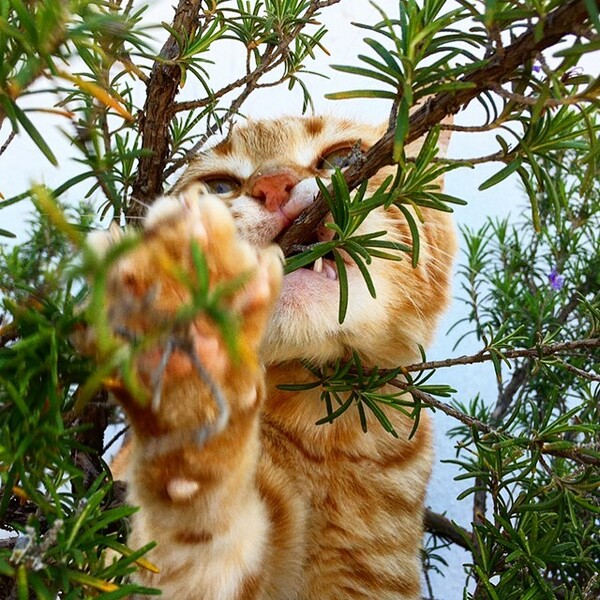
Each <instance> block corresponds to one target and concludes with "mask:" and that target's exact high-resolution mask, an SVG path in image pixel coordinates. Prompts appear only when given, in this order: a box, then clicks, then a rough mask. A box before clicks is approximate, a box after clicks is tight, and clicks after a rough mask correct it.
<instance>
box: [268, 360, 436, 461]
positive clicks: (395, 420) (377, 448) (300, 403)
mask: <svg viewBox="0 0 600 600" xmlns="http://www.w3.org/2000/svg"><path fill="white" fill-rule="evenodd" d="M315 381H316V377H315V376H314V375H313V374H312V373H311V372H310V371H309V370H308V369H306V367H304V365H302V363H300V362H299V361H291V362H286V363H282V364H277V365H272V366H270V367H268V368H267V373H266V383H267V398H266V404H265V408H264V411H263V419H264V421H265V423H267V424H268V425H269V426H272V427H274V428H276V429H277V430H278V431H280V432H281V434H282V435H284V436H288V437H290V438H291V439H293V440H295V442H296V443H297V444H299V445H301V446H303V447H304V448H305V449H307V451H308V449H310V452H311V453H313V454H314V455H315V458H319V457H322V458H327V457H328V456H333V455H335V456H336V457H337V458H340V459H341V458H343V457H344V456H346V457H347V458H348V459H350V460H352V459H353V458H357V457H359V456H363V457H364V456H375V455H381V454H382V452H383V454H387V453H388V452H394V453H396V452H397V451H398V443H399V444H400V446H402V445H404V444H406V443H408V441H409V440H408V438H409V435H410V432H411V431H410V430H411V421H410V420H407V419H406V417H405V416H404V415H403V414H402V413H401V412H400V411H398V410H395V409H392V408H387V407H384V408H383V411H384V412H385V414H386V415H387V417H388V419H389V420H390V422H391V423H392V425H393V426H394V427H395V428H396V431H397V433H398V436H399V438H400V439H399V440H397V439H396V438H394V437H393V436H392V435H391V434H385V435H383V436H382V435H381V434H382V430H381V428H382V425H381V424H380V423H379V422H377V419H376V418H375V417H374V415H373V414H372V413H371V411H369V410H368V409H365V418H366V422H367V433H365V432H364V431H363V429H362V424H361V418H360V414H359V410H358V407H357V406H356V404H355V403H353V404H352V405H350V406H349V407H348V409H347V410H346V411H345V412H344V413H343V414H342V415H340V416H339V417H337V418H336V419H335V420H334V421H333V422H332V423H324V424H320V425H316V423H317V422H318V421H320V420H322V419H323V418H324V417H326V416H327V406H326V403H325V401H324V399H323V398H322V393H323V388H322V387H321V385H317V386H316V387H314V388H311V389H295V390H288V389H281V387H280V386H282V385H283V386H285V385H286V384H290V383H293V384H294V385H300V386H302V385H304V384H309V383H311V382H315ZM382 391H383V393H385V392H388V393H392V392H394V391H397V390H394V389H393V388H390V389H384V390H382ZM344 398H345V396H344ZM332 402H333V404H332V407H333V410H334V411H335V410H336V409H337V408H339V404H338V403H337V402H336V401H335V400H334V399H333V398H332ZM425 419H426V417H425ZM420 429H421V428H420ZM426 429H427V427H426V426H423V432H424V431H425V430H426ZM392 448H394V449H393V450H392Z"/></svg>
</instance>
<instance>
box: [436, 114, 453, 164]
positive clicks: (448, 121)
mask: <svg viewBox="0 0 600 600" xmlns="http://www.w3.org/2000/svg"><path fill="white" fill-rule="evenodd" d="M453 123H454V115H450V116H449V117H446V118H445V119H444V120H443V121H442V122H441V123H440V125H442V128H441V129H440V137H439V138H438V143H437V147H438V155H437V157H438V158H446V156H448V146H449V145H450V138H451V137H452V131H451V130H450V129H445V128H444V127H443V126H444V125H452V124H453Z"/></svg>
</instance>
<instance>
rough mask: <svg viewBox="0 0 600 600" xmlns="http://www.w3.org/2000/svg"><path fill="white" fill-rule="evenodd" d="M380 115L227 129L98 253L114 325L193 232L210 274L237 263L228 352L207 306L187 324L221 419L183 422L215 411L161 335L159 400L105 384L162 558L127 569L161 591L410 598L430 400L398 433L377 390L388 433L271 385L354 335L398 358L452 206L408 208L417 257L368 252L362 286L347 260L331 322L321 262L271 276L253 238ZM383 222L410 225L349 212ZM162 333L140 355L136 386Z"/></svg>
mask: <svg viewBox="0 0 600 600" xmlns="http://www.w3.org/2000/svg"><path fill="white" fill-rule="evenodd" d="M380 134H381V131H378V130H375V129H374V128H372V127H367V126H365V125H360V124H356V123H352V122H347V121H342V120H336V119H333V118H319V117H312V118H307V119H299V118H285V119H280V120H275V121H259V122H250V123H249V124H247V125H245V126H244V127H239V128H237V129H234V131H233V133H232V135H231V136H230V137H229V139H228V140H227V141H225V142H224V143H222V144H221V145H219V146H217V147H216V148H214V149H212V150H209V151H208V152H206V153H204V154H202V155H200V156H199V157H198V158H197V159H196V160H195V161H194V162H193V163H192V164H191V165H190V167H189V168H188V170H187V171H186V173H185V174H184V175H183V177H182V179H181V180H180V182H179V183H178V184H177V185H176V187H175V189H174V191H173V194H172V196H170V197H165V198H162V199H159V200H158V201H157V202H156V203H155V204H154V205H153V207H152V208H151V209H150V213H149V215H148V218H147V224H146V229H145V232H144V234H143V235H144V243H143V244H142V245H140V246H138V247H137V248H135V249H134V250H133V251H132V252H131V253H130V254H128V255H126V256H125V257H124V258H122V259H121V260H120V262H119V263H118V264H117V265H116V266H115V267H114V268H113V271H112V272H111V275H110V278H109V285H108V290H109V295H108V298H107V302H108V303H109V306H110V314H111V318H112V320H113V326H114V327H115V328H118V327H126V328H128V329H130V330H133V331H135V332H143V331H148V329H150V328H151V327H152V322H153V320H157V319H158V315H160V316H161V318H164V316H165V315H167V316H168V315H173V314H174V313H175V312H176V311H177V309H178V308H179V306H180V305H181V303H182V302H185V300H186V299H187V297H188V296H189V293H188V292H186V290H185V289H184V288H182V285H181V282H180V280H178V279H177V278H176V277H173V275H172V272H173V271H172V269H171V270H169V268H167V267H166V266H165V265H172V264H177V265H179V266H180V267H181V268H182V269H183V270H186V271H188V272H189V271H190V270H191V262H190V257H189V255H190V252H189V249H190V245H191V243H192V241H195V243H198V245H200V246H201V248H202V249H203V250H204V251H205V252H206V256H207V261H208V266H209V270H210V278H211V285H215V284H217V283H218V282H223V281H228V280H231V279H235V278H236V277H237V276H239V275H240V274H243V273H251V278H250V280H249V281H247V282H246V283H245V285H244V286H243V288H241V289H239V290H237V291H236V292H235V295H234V298H232V299H231V300H230V306H231V307H232V309H233V310H235V311H236V312H237V313H238V315H239V318H240V322H241V337H240V340H241V341H240V347H241V348H242V350H243V352H242V359H243V360H241V361H238V362H235V361H233V360H232V359H231V357H230V355H229V354H228V352H227V350H226V349H225V347H224V343H223V341H222V339H221V338H220V334H219V332H218V330H217V329H216V327H215V325H214V323H213V322H211V321H210V320H209V319H208V318H207V317H206V316H200V317H198V318H197V319H196V320H195V322H194V324H193V326H192V327H191V328H190V331H188V332H187V333H186V335H187V336H188V340H191V341H190V343H191V344H192V345H193V347H194V348H195V352H196V353H197V355H198V356H199V358H200V360H201V361H202V362H203V364H205V366H206V367H207V369H208V370H209V372H210V377H211V378H212V380H213V381H214V382H215V383H216V384H217V386H219V387H220V389H221V390H222V392H223V394H224V396H225V397H226V400H227V404H228V406H229V409H230V415H229V419H228V422H227V424H226V426H225V427H224V429H222V431H219V432H218V433H216V434H215V435H213V436H212V437H210V438H209V439H208V441H207V442H206V443H204V444H198V443H195V442H194V441H193V440H192V439H191V435H192V433H193V432H194V431H196V430H198V428H202V427H203V426H205V425H206V424H207V423H211V422H213V421H214V420H215V419H216V417H217V412H218V411H217V410H216V408H215V400H214V397H213V394H212V393H211V392H210V390H209V389H208V388H207V385H206V382H205V381H204V380H203V379H202V378H201V377H199V376H198V373H197V371H196V370H195V368H194V365H193V364H192V359H191V358H190V355H189V353H188V354H186V352H185V351H181V350H176V351H175V352H174V353H173V355H172V357H171V359H170V360H169V361H168V364H167V368H166V371H165V375H164V381H163V385H162V394H161V399H160V403H159V405H158V406H154V407H153V406H151V405H145V406H142V405H140V404H139V403H137V402H135V401H133V400H132V399H131V398H129V396H128V395H127V394H126V393H124V392H123V393H121V394H120V395H119V400H120V401H121V402H122V403H123V406H124V407H125V409H126V411H127V413H128V415H129V418H130V420H131V422H132V428H133V441H132V443H131V446H128V447H127V449H126V450H125V451H124V452H125V453H126V454H127V456H126V458H124V457H125V454H123V457H121V459H120V463H121V466H118V465H115V469H116V470H118V469H120V468H122V465H123V463H125V462H126V464H127V479H128V481H129V488H130V500H131V502H133V503H135V504H139V505H140V506H141V510H140V511H139V513H138V514H137V515H136V516H135V518H134V520H133V523H132V533H131V537H130V544H131V545H132V546H133V547H138V546H141V545H143V544H145V543H147V542H149V541H151V540H156V541H157V542H158V546H157V547H156V548H155V549H154V550H153V551H152V552H151V553H150V555H149V558H150V560H151V561H152V562H154V563H155V564H156V565H157V566H158V567H159V569H160V573H158V574H152V573H149V572H146V571H143V570H142V571H140V573H139V575H138V578H139V580H140V581H141V582H143V583H144V584H147V585H153V586H157V587H159V588H161V589H162V591H163V597H164V598H167V599H172V600H192V599H194V600H200V599H203V600H258V599H261V600H263V599H265V600H266V599H269V600H276V599H277V600H284V599H289V600H314V599H320V600H333V599H349V600H358V599H363V598H364V599H366V598H377V599H379V600H386V599H389V600H392V599H393V600H409V599H410V600H416V599H417V598H420V557H419V552H420V544H421V538H422V533H423V527H422V518H423V501H424V496H425V489H426V485H427V481H428V478H429V473H430V469H431V461H432V449H431V430H430V424H429V419H428V418H427V416H426V415H425V414H423V415H422V416H421V422H420V425H419V428H418V430H417V433H416V435H415V436H414V437H413V438H412V439H409V433H410V431H411V429H412V426H413V423H412V421H411V420H410V419H409V418H407V417H406V416H404V415H403V414H402V413H401V412H399V411H394V410H388V411H386V412H387V414H388V417H389V419H390V420H391V421H392V423H393V424H394V426H395V428H396V431H397V432H398V435H399V438H398V439H395V438H393V437H392V436H391V435H389V434H387V433H386V432H385V431H383V429H382V428H381V426H380V425H379V424H378V423H377V422H376V421H375V419H374V418H372V417H369V423H368V425H369V427H368V433H363V432H362V429H361V427H360V422H359V415H358V411H356V410H354V409H350V410H348V411H347V412H346V413H344V415H342V417H340V418H339V419H337V420H336V421H335V422H333V423H332V424H330V425H322V426H315V422H316V421H317V420H319V419H320V418H322V417H323V416H324V413H325V409H324V406H323V405H322V402H321V400H320V390H319V389H310V390H304V391H294V392H292V391H284V390H282V389H281V388H280V387H278V386H279V385H280V384H289V383H302V382H309V381H311V378H312V375H311V374H310V372H309V371H308V370H306V369H305V368H304V367H303V366H302V364H301V360H310V361H312V362H313V363H315V364H321V365H324V364H326V363H327V362H329V361H332V360H335V359H338V358H347V357H348V356H349V355H350V353H351V352H352V351H357V352H358V353H359V355H360V356H361V358H362V360H363V362H364V364H365V365H366V366H372V365H379V366H381V367H390V366H395V365H398V364H403V363H404V364H407V363H408V362H412V361H414V360H416V359H418V357H419V352H418V345H419V344H421V345H426V344H427V343H429V341H430V340H431V338H432V336H433V333H434V330H435V326H436V322H437V319H438V317H439V315H440V313H441V312H442V310H443V309H444V308H445V306H446V304H447V301H448V294H449V278H450V273H451V262H452V257H453V255H454V252H455V239H454V232H453V226H452V224H451V221H450V219H449V218H448V216H447V215H446V214H443V213H439V212H435V211H432V210H428V209H423V211H422V212H423V216H424V222H423V223H422V224H421V225H420V229H421V232H420V234H421V235H420V237H421V258H420V262H419V266H418V267H417V268H412V267H411V266H410V261H407V260H403V261H401V262H391V261H385V260H379V259H375V260H374V261H373V264H372V268H371V273H372V276H373V280H374V282H375V287H376V289H377V299H372V298H371V297H370V295H369V294H368V292H367V289H366V286H365V284H364V281H363V280H362V277H361V275H360V273H358V272H357V269H356V267H353V266H352V265H351V264H348V275H349V283H350V303H349V308H348V314H347V317H346V320H345V321H344V323H343V324H341V325H340V324H339V323H338V322H337V308H338V282H337V281H335V280H333V279H331V278H329V277H327V276H326V275H325V274H324V273H315V272H313V271H310V270H307V269H302V270H300V271H299V272H296V273H294V274H291V275H288V276H286V277H284V278H283V283H282V275H281V266H280V257H279V254H278V252H277V250H276V249H274V248H273V247H272V246H271V245H270V244H271V242H272V240H273V239H274V238H275V237H276V236H277V235H278V234H279V233H280V232H281V230H282V228H284V227H285V226H287V222H288V221H290V220H291V219H293V218H294V216H295V215H296V214H298V213H299V212H300V211H301V210H302V209H303V208H304V207H305V206H306V205H308V204H309V203H310V202H311V201H312V199H313V197H314V194H315V189H316V186H315V183H314V177H315V176H318V175H319V176H326V175H327V173H326V172H325V171H323V170H322V169H321V168H320V165H319V159H320V158H322V157H323V156H325V155H327V154H328V152H330V151H331V150H332V149H336V148H344V147H346V148H349V147H351V146H353V145H355V143H356V142H358V143H360V145H362V147H363V148H367V147H368V146H370V145H371V144H373V143H374V142H375V141H376V140H377V139H378V137H379V136H380ZM442 143H443V144H444V145H445V144H447V139H445V138H444V139H443V140H442ZM416 149H417V147H415V148H414V149H413V151H416ZM443 149H445V148H443ZM280 173H285V174H286V177H289V180H290V182H291V183H290V184H289V185H288V184H286V185H285V186H284V187H289V188H290V190H284V192H285V194H287V196H286V197H285V198H284V200H281V198H280V196H279V195H277V194H279V192H277V194H276V195H274V196H272V197H271V200H272V203H271V206H270V208H267V206H268V202H269V201H270V197H269V196H268V193H271V191H268V193H267V195H266V196H264V195H261V194H262V192H260V190H262V189H267V190H270V189H271V188H268V185H271V184H272V182H273V181H274V180H275V179H276V178H275V179H273V174H277V177H279V174H280ZM216 176H218V177H220V178H229V177H234V178H235V179H236V181H237V182H238V183H239V187H238V188H237V189H233V190H232V191H231V192H229V193H226V194H221V195H220V196H219V197H217V196H216V195H215V194H213V193H208V191H207V186H208V187H210V186H211V178H213V179H214V178H215V177H216ZM384 176H385V173H380V174H378V176H377V177H376V178H374V181H373V182H372V185H376V184H377V181H381V180H382V178H383V177H384ZM265 178H266V179H265ZM269 178H271V179H269ZM277 181H278V182H279V181H280V180H279V179H277ZM286 181H287V180H286ZM263 184H264V185H263ZM257 190H259V192H260V193H259V192H257ZM284 192H282V194H283V193H284ZM285 194H284V195H285ZM282 197H283V196H282ZM273 203H275V204H276V205H277V206H275V205H274V204H273ZM278 203H280V204H278ZM274 206H275V208H274ZM286 211H287V212H286ZM282 215H283V216H282ZM232 217H233V219H232ZM234 223H235V225H234ZM381 229H387V230H389V237H390V238H391V239H395V240H400V241H402V240H404V241H406V240H408V239H410V237H409V230H408V226H407V224H406V223H405V221H404V220H403V218H402V215H401V213H400V211H399V210H398V209H396V208H391V209H389V210H388V211H383V210H380V211H375V212H374V213H372V214H371V215H369V217H368V218H367V220H366V221H365V223H364V224H363V225H362V226H361V232H368V231H378V230H381ZM328 236H329V237H330V233H329V231H328V230H327V229H326V228H321V229H320V231H319V232H317V237H318V238H319V239H329V237H328ZM97 245H99V246H100V245H101V244H97ZM329 275H331V270H330V271H329ZM156 282H160V286H159V289H158V291H156ZM149 290H154V291H153V297H152V302H153V305H152V307H150V308H148V306H147V302H146V301H145V300H147V298H148V295H149ZM124 298H125V299H126V301H125V302H124V300H123V299H124ZM124 305H126V306H127V307H128V308H127V310H125V309H124V308H123V306H124ZM132 306H133V307H134V308H132ZM161 348H162V346H158V347H157V348H155V349H150V350H148V351H147V352H146V353H145V354H143V355H142V356H140V357H139V358H138V362H137V369H138V373H139V374H140V379H141V381H142V383H143V384H145V385H146V386H147V387H150V382H151V380H152V373H153V372H156V369H157V368H158V367H157V365H158V364H159V362H160V357H161V355H162V352H163V351H164V350H163V349H161ZM165 439H167V440H170V441H171V443H170V445H169V444H167V445H164V444H163V446H160V444H158V442H157V440H165ZM173 440H174V441H173ZM157 444H158V445H157ZM157 448H158V450H157ZM119 474H120V473H117V475H119Z"/></svg>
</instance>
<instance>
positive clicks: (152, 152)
mask: <svg viewBox="0 0 600 600" xmlns="http://www.w3.org/2000/svg"><path fill="white" fill-rule="evenodd" d="M201 4H202V0H180V2H179V4H178V5H177V9H176V10H175V17H174V19H173V29H174V30H175V31H177V32H179V33H180V34H181V35H182V36H191V35H193V34H194V32H195V31H196V28H197V27H198V13H199V11H200V6H201ZM178 53H179V45H178V43H177V40H176V39H175V38H174V37H173V35H170V36H169V38H168V39H167V41H166V42H165V44H164V45H163V47H162V49H161V51H160V55H159V56H160V60H157V61H155V63H154V66H153V67H152V72H151V74H150V78H149V80H148V83H147V91H146V103H145V105H144V110H143V118H142V120H141V123H140V129H141V135H142V147H143V148H144V149H146V150H149V152H148V153H147V154H145V155H143V156H141V157H140V160H139V163H138V172H137V177H136V180H135V182H134V184H133V189H132V193H133V197H134V198H137V199H140V200H151V199H153V198H155V197H156V196H158V195H159V194H160V193H161V192H162V186H163V171H164V169H165V165H166V163H167V158H168V154H169V148H170V139H169V138H170V136H169V122H170V120H169V118H168V117H167V115H169V114H170V111H171V107H172V105H173V103H174V101H175V96H176V95H177V92H178V91H179V84H180V82H181V68H180V67H179V65H177V64H174V63H173V62H171V61H172V60H173V59H174V58H176V57H177V55H178ZM127 212H128V217H130V218H136V217H140V216H141V215H142V213H143V212H144V207H143V206H142V205H141V204H139V203H132V204H131V206H129V208H128V211H127Z"/></svg>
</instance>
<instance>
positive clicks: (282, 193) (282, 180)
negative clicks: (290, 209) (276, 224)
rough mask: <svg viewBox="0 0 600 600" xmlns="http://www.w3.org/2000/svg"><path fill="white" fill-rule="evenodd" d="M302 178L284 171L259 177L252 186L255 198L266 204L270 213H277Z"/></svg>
mask: <svg viewBox="0 0 600 600" xmlns="http://www.w3.org/2000/svg"><path fill="white" fill-rule="evenodd" d="M299 181H300V178H299V177H298V176H297V175H295V174H294V173H293V172H292V171H289V170H283V171H276V172H271V173H267V174H265V175H259V176H258V179H256V181H255V182H254V185H253V186H252V190H251V194H252V197H253V198H256V199H257V200H261V201H262V202H264V203H265V207H266V209H267V210H268V211H270V212H275V211H276V210H278V209H279V207H281V206H282V205H284V204H285V203H286V202H287V201H288V200H289V198H290V193H291V191H292V189H293V188H294V186H295V185H296V184H297V183H298V182H299Z"/></svg>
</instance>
